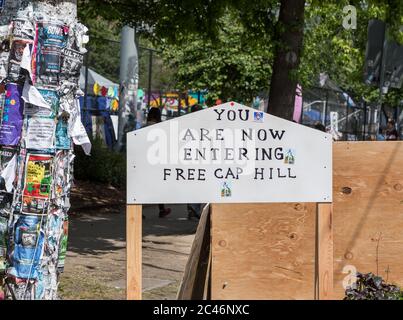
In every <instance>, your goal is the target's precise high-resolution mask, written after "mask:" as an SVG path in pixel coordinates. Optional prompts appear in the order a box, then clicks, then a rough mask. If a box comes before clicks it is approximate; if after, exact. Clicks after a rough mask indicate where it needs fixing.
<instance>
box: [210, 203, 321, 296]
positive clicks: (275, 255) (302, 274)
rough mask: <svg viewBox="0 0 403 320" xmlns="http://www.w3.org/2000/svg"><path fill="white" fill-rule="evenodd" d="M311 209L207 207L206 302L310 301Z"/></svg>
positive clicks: (313, 210)
mask: <svg viewBox="0 0 403 320" xmlns="http://www.w3.org/2000/svg"><path fill="white" fill-rule="evenodd" d="M315 216H316V205H315V204H301V203H296V204H237V205H228V204H215V205H212V255H213V256H212V282H211V286H212V299H314V294H315V283H314V282H315V279H314V278H315V219H316V218H315Z"/></svg>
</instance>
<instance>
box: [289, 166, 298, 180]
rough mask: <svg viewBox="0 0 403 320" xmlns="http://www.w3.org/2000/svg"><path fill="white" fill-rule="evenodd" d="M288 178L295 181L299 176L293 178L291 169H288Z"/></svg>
mask: <svg viewBox="0 0 403 320" xmlns="http://www.w3.org/2000/svg"><path fill="white" fill-rule="evenodd" d="M288 177H289V178H291V179H295V178H296V177H297V176H293V175H292V174H291V168H288Z"/></svg>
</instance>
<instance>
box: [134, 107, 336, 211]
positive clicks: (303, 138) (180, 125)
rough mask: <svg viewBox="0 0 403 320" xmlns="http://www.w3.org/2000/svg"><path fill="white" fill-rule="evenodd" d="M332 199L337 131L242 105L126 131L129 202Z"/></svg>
mask: <svg viewBox="0 0 403 320" xmlns="http://www.w3.org/2000/svg"><path fill="white" fill-rule="evenodd" d="M331 201H332V137H331V135H329V134H327V133H324V132H322V131H319V130H315V129H311V128H309V127H305V126H302V125H299V124H297V123H294V122H290V121H286V120H284V119H281V118H278V117H275V116H272V115H269V114H266V113H264V112H261V111H257V110H255V109H252V108H249V107H246V106H243V105H240V104H238V103H233V102H231V103H225V104H222V105H219V106H215V107H211V108H209V109H206V110H202V111H198V112H195V113H192V114H188V115H185V116H182V117H180V118H176V119H173V120H170V121H165V122H162V123H159V124H154V125H150V126H148V127H146V128H143V129H140V130H137V131H133V132H130V133H128V134H127V203H128V204H136V203H139V204H142V203H143V204H144V203H206V202H210V203H241V202H243V203H247V202H331Z"/></svg>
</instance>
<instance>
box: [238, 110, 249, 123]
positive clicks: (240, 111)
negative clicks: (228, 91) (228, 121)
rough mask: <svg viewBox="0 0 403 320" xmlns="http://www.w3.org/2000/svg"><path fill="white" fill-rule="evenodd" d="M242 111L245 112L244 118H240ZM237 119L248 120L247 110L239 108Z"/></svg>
mask: <svg viewBox="0 0 403 320" xmlns="http://www.w3.org/2000/svg"><path fill="white" fill-rule="evenodd" d="M242 111H244V112H245V118H242ZM239 119H241V120H243V121H248V120H249V110H241V109H240V110H239Z"/></svg>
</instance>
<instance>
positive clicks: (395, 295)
mask: <svg viewBox="0 0 403 320" xmlns="http://www.w3.org/2000/svg"><path fill="white" fill-rule="evenodd" d="M356 277H357V280H356V282H355V284H354V287H350V288H348V289H346V291H345V297H344V300H403V292H402V291H400V288H399V287H398V286H395V285H392V284H388V283H386V282H385V281H384V280H383V279H382V278H381V277H379V276H376V275H374V274H373V273H371V272H370V273H367V274H362V273H357V275H356Z"/></svg>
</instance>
